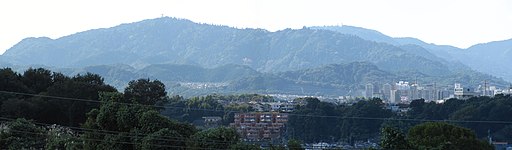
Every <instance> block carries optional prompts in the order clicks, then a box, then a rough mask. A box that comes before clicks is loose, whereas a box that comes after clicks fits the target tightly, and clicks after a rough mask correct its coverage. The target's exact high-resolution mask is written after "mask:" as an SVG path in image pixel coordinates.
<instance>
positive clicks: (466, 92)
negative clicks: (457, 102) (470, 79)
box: [453, 83, 478, 99]
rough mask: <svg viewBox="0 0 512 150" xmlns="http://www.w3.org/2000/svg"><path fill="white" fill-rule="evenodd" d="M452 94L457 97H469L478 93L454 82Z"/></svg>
mask: <svg viewBox="0 0 512 150" xmlns="http://www.w3.org/2000/svg"><path fill="white" fill-rule="evenodd" d="M453 95H454V96H455V98H457V99H469V98H471V97H475V96H478V94H477V93H476V92H475V91H474V90H473V89H471V88H464V87H462V85H461V84H459V83H455V87H454V89H453Z"/></svg>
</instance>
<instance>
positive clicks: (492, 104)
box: [407, 95, 512, 141]
mask: <svg viewBox="0 0 512 150" xmlns="http://www.w3.org/2000/svg"><path fill="white" fill-rule="evenodd" d="M410 108H411V110H410V111H409V112H408V113H407V117H408V118H414V119H435V120H461V121H474V120H478V121H512V118H510V117H509V116H510V114H512V97H511V96H510V95H496V96H494V97H492V98H491V97H485V96H483V97H474V98H470V99H468V100H458V99H449V100H447V101H446V102H444V103H442V104H436V103H433V102H430V103H425V102H424V101H423V100H414V101H413V102H411V104H410ZM459 125H461V126H464V127H467V128H470V129H472V130H474V131H475V133H476V135H477V137H480V138H483V137H487V136H488V132H489V131H490V133H491V135H492V136H493V139H494V140H497V141H510V139H509V138H506V135H508V133H506V132H503V131H504V130H506V127H507V125H506V124H495V123H492V124H489V123H486V124H483V123H459Z"/></svg>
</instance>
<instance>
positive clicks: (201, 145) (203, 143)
mask: <svg viewBox="0 0 512 150" xmlns="http://www.w3.org/2000/svg"><path fill="white" fill-rule="evenodd" d="M239 138H240V136H239V135H238V133H237V132H236V130H235V129H233V128H226V127H219V128H213V129H207V130H205V131H201V132H197V133H196V134H194V135H193V136H192V137H191V139H190V141H189V142H188V143H187V146H188V147H189V148H190V149H228V148H229V147H230V145H234V144H236V143H238V141H239Z"/></svg>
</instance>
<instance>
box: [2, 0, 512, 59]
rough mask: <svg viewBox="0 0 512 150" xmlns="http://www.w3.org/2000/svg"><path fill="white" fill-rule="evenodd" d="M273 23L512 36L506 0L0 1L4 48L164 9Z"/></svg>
mask: <svg viewBox="0 0 512 150" xmlns="http://www.w3.org/2000/svg"><path fill="white" fill-rule="evenodd" d="M162 15H163V16H169V17H177V18H184V19H189V20H192V21H194V22H200V23H209V24H220V25H227V26H232V27H237V28H263V29H267V30H269V31H276V30H282V29H285V28H293V29H297V28H302V27H303V26H322V25H351V26H358V27H363V28H368V29H374V30H377V31H379V32H382V33H384V34H386V35H389V36H392V37H414V38H418V39H421V40H423V41H425V42H428V43H434V44H438V45H452V46H456V47H460V48H467V47H469V46H472V45H474V44H478V43H486V42H490V41H498V40H506V39H511V38H512V28H510V27H511V26H512V1H507V0H487V1H482V0H452V1H442V0H430V1H418V0H412V1H411V0H388V1H379V0H319V1H312V0H309V1H307V0H293V1H288V0H279V1H271V0H217V1H206V0H203V1H201V0H187V1H185V0H150V1H134V0H125V1H117V0H114V1H99V0H88V1H83V0H77V1H66V0H47V1H36V0H20V1H0V19H1V21H2V26H0V54H1V53H3V52H4V51H5V50H7V49H9V48H10V47H12V46H13V45H14V44H16V43H18V42H19V41H21V40H22V39H24V38H27V37H42V36H45V37H50V38H53V39H56V38H60V37H62V36H66V35H70V34H73V33H76V32H81V31H86V30H90V29H96V28H108V27H113V26H116V25H119V24H122V23H130V22H135V21H140V20H144V19H152V18H158V17H161V16H162Z"/></svg>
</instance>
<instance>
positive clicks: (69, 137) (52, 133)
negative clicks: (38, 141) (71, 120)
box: [45, 125, 83, 149]
mask: <svg viewBox="0 0 512 150" xmlns="http://www.w3.org/2000/svg"><path fill="white" fill-rule="evenodd" d="M47 133H48V137H47V139H46V146H45V149H83V148H82V147H83V145H82V144H83V143H82V141H81V140H80V139H79V138H78V134H76V133H74V132H73V130H71V129H70V128H66V127H61V126H58V125H52V126H49V127H48V131H47Z"/></svg>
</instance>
